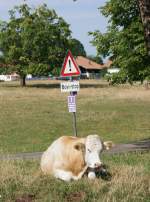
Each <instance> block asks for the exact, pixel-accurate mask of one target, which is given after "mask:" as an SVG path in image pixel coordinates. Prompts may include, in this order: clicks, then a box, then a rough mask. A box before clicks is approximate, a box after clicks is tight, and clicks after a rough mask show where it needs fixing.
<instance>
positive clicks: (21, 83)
mask: <svg viewBox="0 0 150 202" xmlns="http://www.w3.org/2000/svg"><path fill="white" fill-rule="evenodd" d="M20 86H21V87H25V86H26V76H25V75H21V76H20Z"/></svg>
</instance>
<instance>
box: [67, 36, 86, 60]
mask: <svg viewBox="0 0 150 202" xmlns="http://www.w3.org/2000/svg"><path fill="white" fill-rule="evenodd" d="M69 46H70V50H71V52H72V54H73V56H86V51H85V49H84V46H83V44H82V43H81V42H80V41H79V40H77V39H70V41H69Z"/></svg>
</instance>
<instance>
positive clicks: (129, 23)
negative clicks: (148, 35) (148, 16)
mask: <svg viewBox="0 0 150 202" xmlns="http://www.w3.org/2000/svg"><path fill="white" fill-rule="evenodd" d="M100 11H101V12H102V14H103V15H104V16H105V17H107V18H108V19H109V21H108V22H109V26H108V28H107V32H106V33H104V34H102V33H101V32H100V31H95V32H92V33H90V34H91V35H93V41H92V44H93V45H94V46H96V48H97V52H98V54H102V55H103V56H104V57H106V56H112V58H113V64H112V66H117V67H119V68H121V71H122V72H123V71H124V72H125V73H126V74H125V75H126V77H127V78H128V80H130V81H134V80H141V81H143V79H144V77H143V76H141V75H142V74H141V72H145V70H146V69H147V70H148V69H149V67H150V58H149V56H148V54H147V51H146V48H145V42H144V35H143V33H144V32H143V26H142V22H141V18H140V14H139V7H138V4H137V1H136V0H109V1H108V2H107V3H106V5H105V6H104V7H102V8H100ZM146 72H147V73H146V74H150V72H149V71H146ZM143 75H144V74H143Z"/></svg>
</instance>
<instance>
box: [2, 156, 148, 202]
mask: <svg viewBox="0 0 150 202" xmlns="http://www.w3.org/2000/svg"><path fill="white" fill-rule="evenodd" d="M102 158H103V160H104V161H105V163H106V164H107V165H108V166H109V172H110V173H111V175H112V179H111V181H104V180H102V179H101V178H99V179H96V180H94V181H93V180H91V181H90V180H88V179H87V177H84V178H82V180H79V181H77V182H75V181H73V182H70V183H66V182H62V181H61V180H56V179H54V178H52V177H50V176H44V175H42V173H41V171H40V169H39V161H24V162H23V161H8V162H1V164H0V172H1V175H0V182H1V183H0V195H1V199H0V201H7V202H9V201H10V202H13V201H17V200H18V201H19V200H21V199H22V201H23V199H29V198H32V199H33V201H36V202H51V201H53V202H59V201H61V202H76V201H78V202H80V201H82V202H112V201H113V202H135V201H136V202H149V201H150V200H149V199H150V198H149V196H150V153H143V154H142V153H130V154H122V155H113V156H107V155H104V156H102Z"/></svg>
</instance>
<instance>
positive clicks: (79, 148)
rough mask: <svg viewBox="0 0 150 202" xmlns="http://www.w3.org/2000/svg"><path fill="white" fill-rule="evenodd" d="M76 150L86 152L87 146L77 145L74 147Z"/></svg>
mask: <svg viewBox="0 0 150 202" xmlns="http://www.w3.org/2000/svg"><path fill="white" fill-rule="evenodd" d="M74 148H75V149H76V150H78V151H85V144H83V143H77V144H75V145H74Z"/></svg>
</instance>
